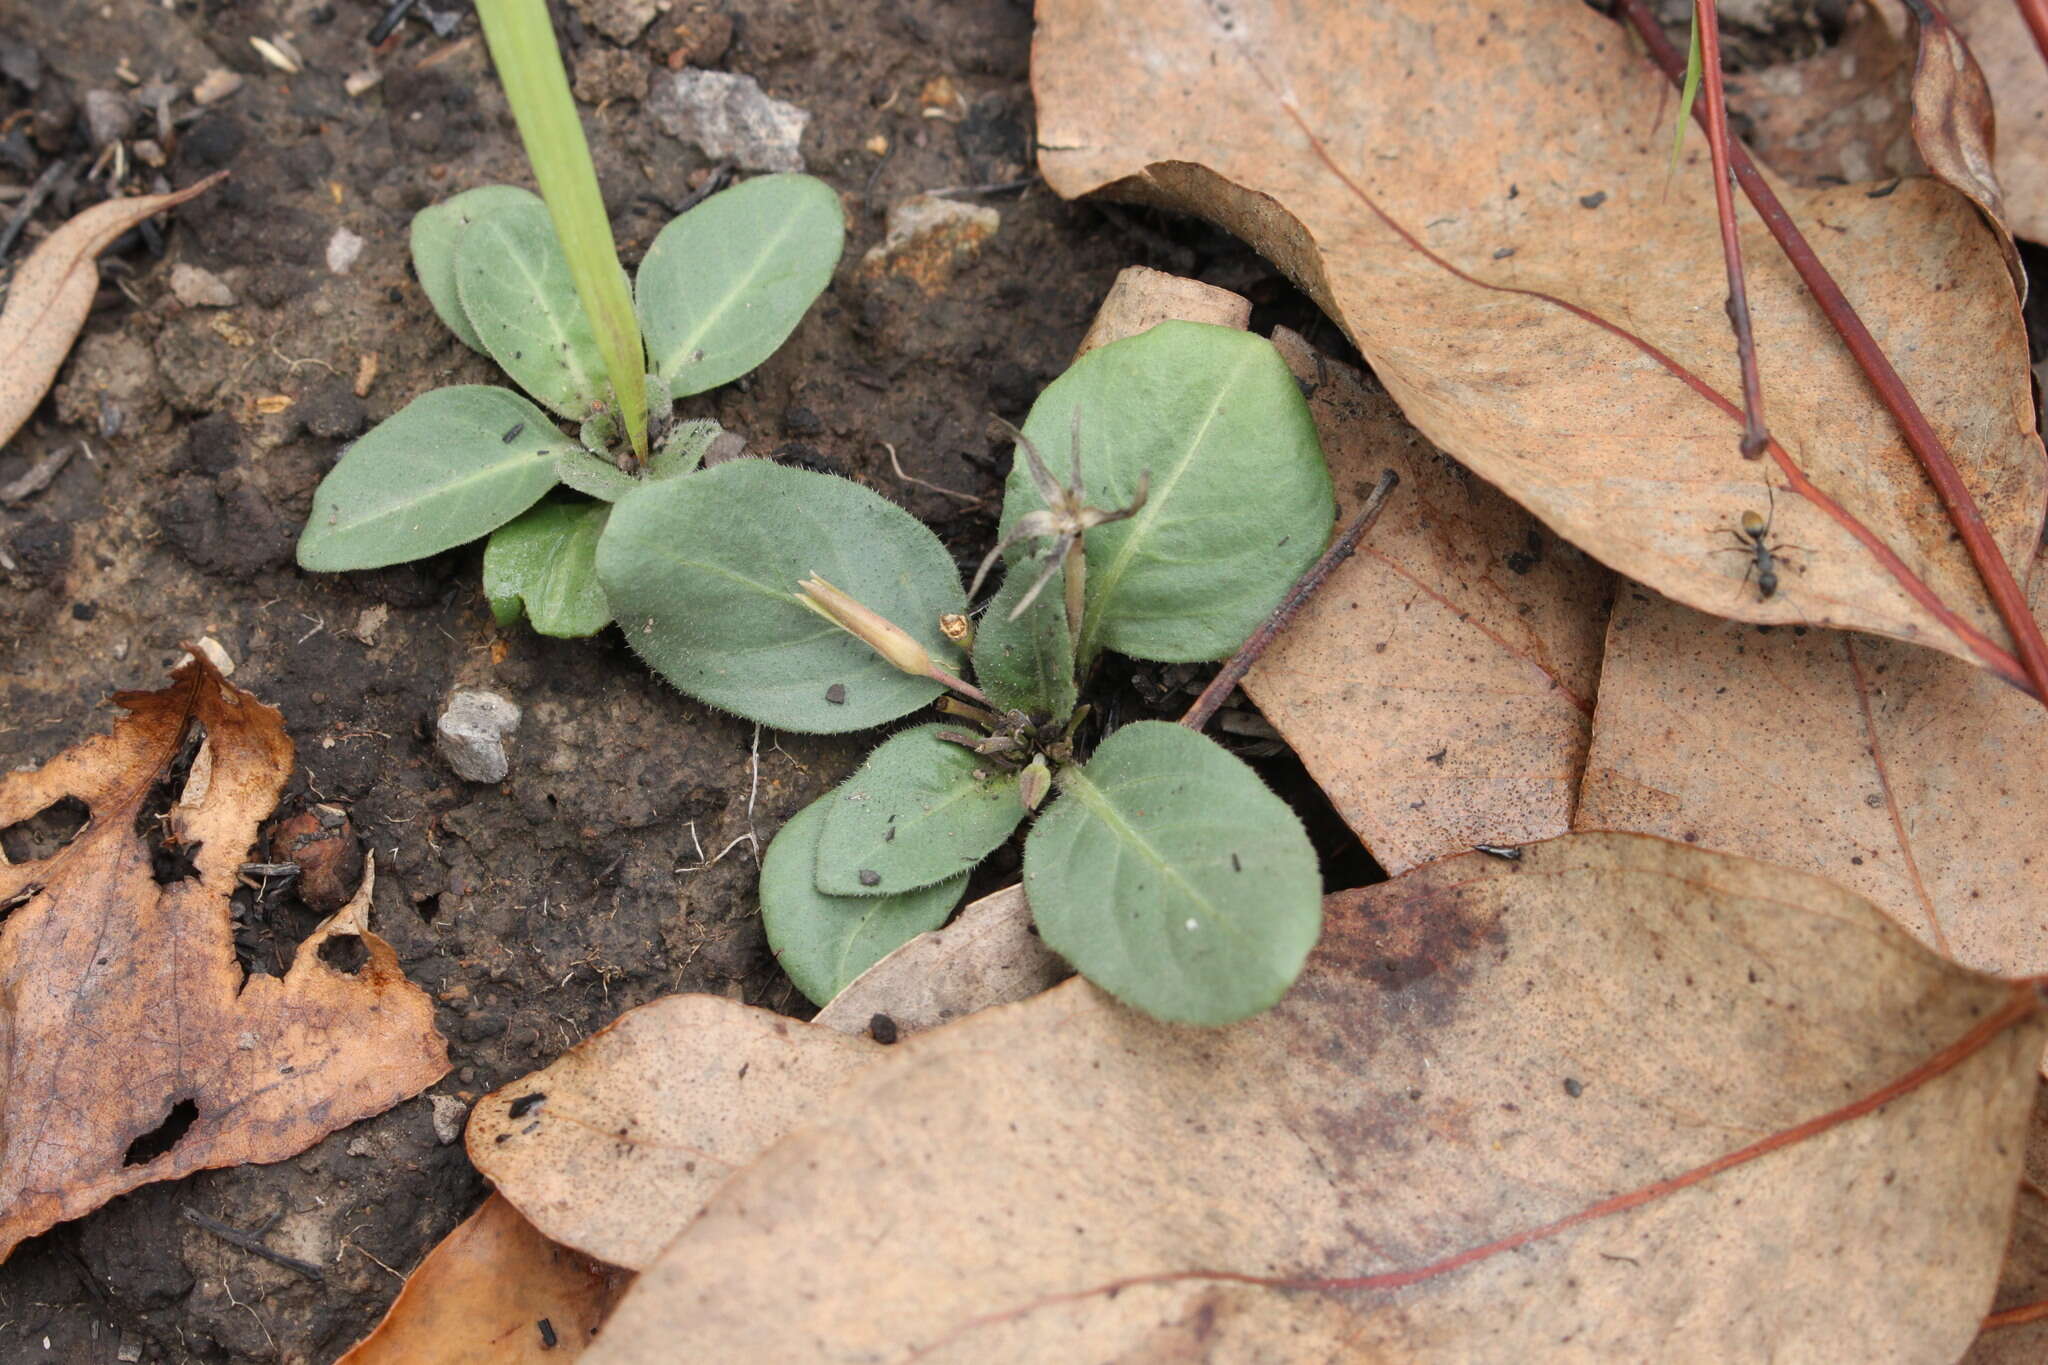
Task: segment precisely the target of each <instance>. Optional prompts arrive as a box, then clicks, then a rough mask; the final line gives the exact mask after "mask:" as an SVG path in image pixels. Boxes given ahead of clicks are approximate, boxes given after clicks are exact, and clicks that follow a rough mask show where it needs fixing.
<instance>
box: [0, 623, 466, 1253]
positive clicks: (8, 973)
mask: <svg viewBox="0 0 2048 1365" xmlns="http://www.w3.org/2000/svg"><path fill="white" fill-rule="evenodd" d="M114 700H115V701H116V703H118V704H119V705H120V706H122V707H124V708H125V709H126V710H127V712H128V714H127V715H126V716H124V717H122V718H121V719H120V720H118V721H116V722H115V725H114V728H113V732H112V733H111V734H108V735H104V736H101V737H99V738H96V739H88V740H85V741H84V742H82V743H80V744H78V745H77V746H76V747H74V748H71V749H69V750H66V751H65V752H64V753H62V754H59V755H58V756H57V757H56V758H53V759H51V760H50V761H49V762H48V763H46V764H44V765H43V766H42V767H41V768H40V769H37V770H35V771H32V772H17V773H9V774H7V775H6V776H5V777H0V827H4V826H6V825H10V824H13V823H15V822H17V821H21V820H26V819H29V818H30V817H32V816H34V815H36V814H38V813H39V812H42V811H45V810H48V809H50V808H51V807H52V806H54V805H57V804H58V803H61V802H63V801H65V800H67V799H72V800H76V801H80V802H83V803H84V805H85V806H86V808H87V810H88V811H89V812H90V814H89V817H88V819H87V822H86V824H85V826H84V828H83V829H82V830H80V831H79V833H78V834H77V836H76V837H75V838H73V839H72V841H71V842H70V843H69V844H67V845H65V846H64V847H63V848H62V849H61V850H59V851H58V852H56V853H54V854H52V855H51V856H49V857H46V858H41V859H36V860H33V861H28V862H22V863H13V864H10V863H7V862H6V861H5V860H4V858H0V906H4V907H6V908H7V911H8V913H7V919H6V923H5V924H4V926H0V1001H4V1002H5V1005H4V1009H0V1037H4V1038H5V1040H6V1050H5V1056H6V1059H7V1065H8V1068H9V1069H8V1071H7V1072H6V1074H5V1077H4V1082H5V1093H4V1095H0V1256H4V1255H5V1254H6V1253H8V1252H9V1251H11V1250H12V1249H13V1248H14V1247H15V1246H16V1245H17V1244H18V1243H19V1242H20V1241H21V1240H22V1239H23V1238H25V1237H31V1236H34V1235H35V1234H36V1233H39V1232H41V1231H43V1230H44V1229H46V1228H48V1227H51V1226H52V1225H54V1224H56V1223H58V1222H61V1221H63V1220H64V1219H67V1218H76V1217H78V1216H79V1215H80V1214H83V1213H86V1212H88V1211H90V1210H92V1209H95V1208H98V1207H99V1206H100V1205H101V1204H104V1203H105V1202H106V1201H107V1200H109V1199H111V1198H113V1197H114V1196H115V1195H118V1194H123V1193H125V1192H127V1191H129V1190H132V1189H134V1188H136V1187H137V1186H138V1185H143V1184H146V1183H148V1182H150V1181H153V1180H170V1179H174V1178H176V1177H178V1176H182V1175H186V1174H188V1173H190V1172H192V1171H197V1170H203V1169H206V1168H208V1167H214V1166H232V1165H236V1164H239V1163H241V1162H249V1161H280V1160H283V1159H284V1158H285V1157H288V1156H291V1155H292V1154H294V1153H296V1152H299V1151H302V1150H304V1149H305V1148H306V1147H309V1146H311V1145H312V1144H313V1143H314V1142H315V1141H317V1140H318V1139H320V1138H322V1137H325V1136H326V1135H327V1134H328V1133H331V1132H333V1131H334V1130H335V1129H337V1128H341V1127H344V1126H346V1125H348V1124H351V1123H354V1122H356V1121H357V1120H359V1119H363V1118H367V1117H369V1116H370V1115H372V1114H377V1113H381V1112H383V1111H384V1110H385V1109H388V1108H390V1107H391V1106H392V1105H394V1104H396V1103H397V1102H398V1101H400V1100H402V1099H405V1098H406V1097H407V1096H410V1095H415V1094H418V1093H419V1092H420V1091H421V1090H423V1089H425V1088H426V1087H427V1086H429V1085H431V1084H432V1083H433V1082H434V1081H435V1080H437V1079H438V1078H439V1077H440V1076H441V1075H442V1074H443V1073H444V1072H446V1071H447V1069H448V1059H447V1052H446V1048H445V1046H444V1045H443V1043H442V1040H441V1037H440V1035H439V1034H437V1033H436V1032H435V1031H434V1011H433V1004H432V1002H431V1001H430V1000H428V998H427V997H426V995H425V993H424V992H422V991H420V990H419V989H418V988H417V987H415V986H413V985H412V984H411V983H410V982H408V981H407V980H406V979H405V976H404V974H403V973H402V972H401V971H400V970H399V967H398V959H397V955H396V954H395V953H393V952H392V950H391V946H390V945H389V944H387V943H385V942H384V940H382V939H380V938H378V937H377V936H376V935H374V934H372V933H370V932H369V930H368V927H367V921H368V916H369V904H370V890H371V882H372V880H373V879H372V878H370V877H368V876H366V877H365V878H364V881H363V886H362V889H361V890H360V891H358V892H357V893H356V897H355V899H354V900H353V901H351V902H350V903H349V904H348V905H347V906H345V907H343V908H342V909H341V910H340V911H339V912H338V913H337V914H335V915H334V917H333V918H331V919H329V920H328V921H326V923H324V924H322V925H321V926H320V927H319V928H318V929H316V930H314V932H313V934H312V935H311V936H310V937H309V938H307V940H306V941H305V942H304V943H302V944H300V945H299V949H298V953H297V955H296V957H295V958H294V960H293V962H292V965H291V968H290V970H289V971H287V972H286V973H285V974H284V976H282V977H275V976H264V975H247V976H245V974H244V972H243V970H242V968H241V967H240V966H239V965H238V964H237V962H236V960H235V949H234V943H233V939H232V936H231V928H232V926H231V924H230V905H229V901H230V898H231V897H232V896H233V894H234V892H235V887H236V874H237V870H238V869H239V867H240V865H241V864H242V863H244V862H246V861H248V858H249V854H250V851H251V849H252V847H253V846H254V844H255V840H256V831H257V827H258V825H259V824H260V823H261V821H262V820H263V818H264V817H265V816H266V815H268V814H269V812H270V810H271V808H272V807H273V806H274V805H275V804H276V802H277V797H278V793H279V792H280V791H281V790H282V789H283V787H284V783H285V779H286V778H288V777H289V776H290V775H291V768H292V746H291V741H290V740H289V739H287V738H286V737H285V733H284V722H283V718H282V717H280V716H279V715H278V713H277V712H276V711H275V710H273V709H271V708H270V707H268V706H265V705H263V704H262V703H261V702H259V701H257V700H256V698H255V697H253V696H251V695H250V694H249V693H247V692H244V691H242V690H241V689H240V688H237V687H235V686H233V685H232V684H230V683H229V682H227V681H226V680H225V679H223V678H222V677H221V676H220V674H219V673H217V672H216V671H215V670H214V667H213V665H212V664H210V663H208V662H207V661H206V660H205V659H204V658H203V657H198V656H195V657H193V658H192V659H190V660H189V661H188V662H186V663H185V664H184V665H183V666H182V667H180V668H179V669H178V670H177V671H176V672H174V673H173V674H172V675H171V685H170V686H168V687H166V688H164V689H163V690H161V691H157V692H123V693H120V694H118V695H117V696H116V697H115V698H114ZM195 725H197V726H199V727H201V728H202V729H203V731H204V733H205V737H206V738H205V743H204V745H203V746H202V747H201V748H200V750H199V751H198V757H197V758H196V759H195V760H194V762H193V764H192V768H191V773H190V776H189V777H188V778H187V779H186V780H185V781H184V784H183V788H182V791H181V793H180V795H179V799H178V800H177V802H176V803H175V804H174V805H172V806H170V808H169V809H168V810H161V811H160V810H159V809H158V808H156V807H155V806H153V805H152V804H151V794H152V791H153V789H154V787H155V786H156V784H157V783H158V782H159V780H161V779H163V778H165V777H166V776H167V775H169V774H170V771H171V768H172V764H173V761H174V759H175V758H176V757H177V755H178V754H179V752H180V748H181V746H182V744H183V743H184V740H185V738H186V735H187V734H188V732H189V731H190V730H191V729H192V727H193V726H195ZM138 823H141V824H142V825H143V827H144V828H145V829H147V830H148V831H149V833H150V838H145V837H143V836H142V835H141V834H138V833H137V826H138ZM159 831H161V832H160V833H159ZM156 839H160V840H161V841H162V848H161V849H153V848H152V846H151V845H152V840H156ZM153 854H156V855H158V856H159V857H160V858H161V860H162V862H163V864H164V865H165V867H166V869H167V870H166V871H164V872H163V873H162V875H163V876H165V877H166V878H167V880H164V881H161V882H159V881H158V880H157V877H156V876H154V875H152V855H153ZM351 940H353V942H351ZM358 949H360V950H361V951H357V950H358ZM330 950H332V951H330ZM166 1148H168V1150H166Z"/></svg>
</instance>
